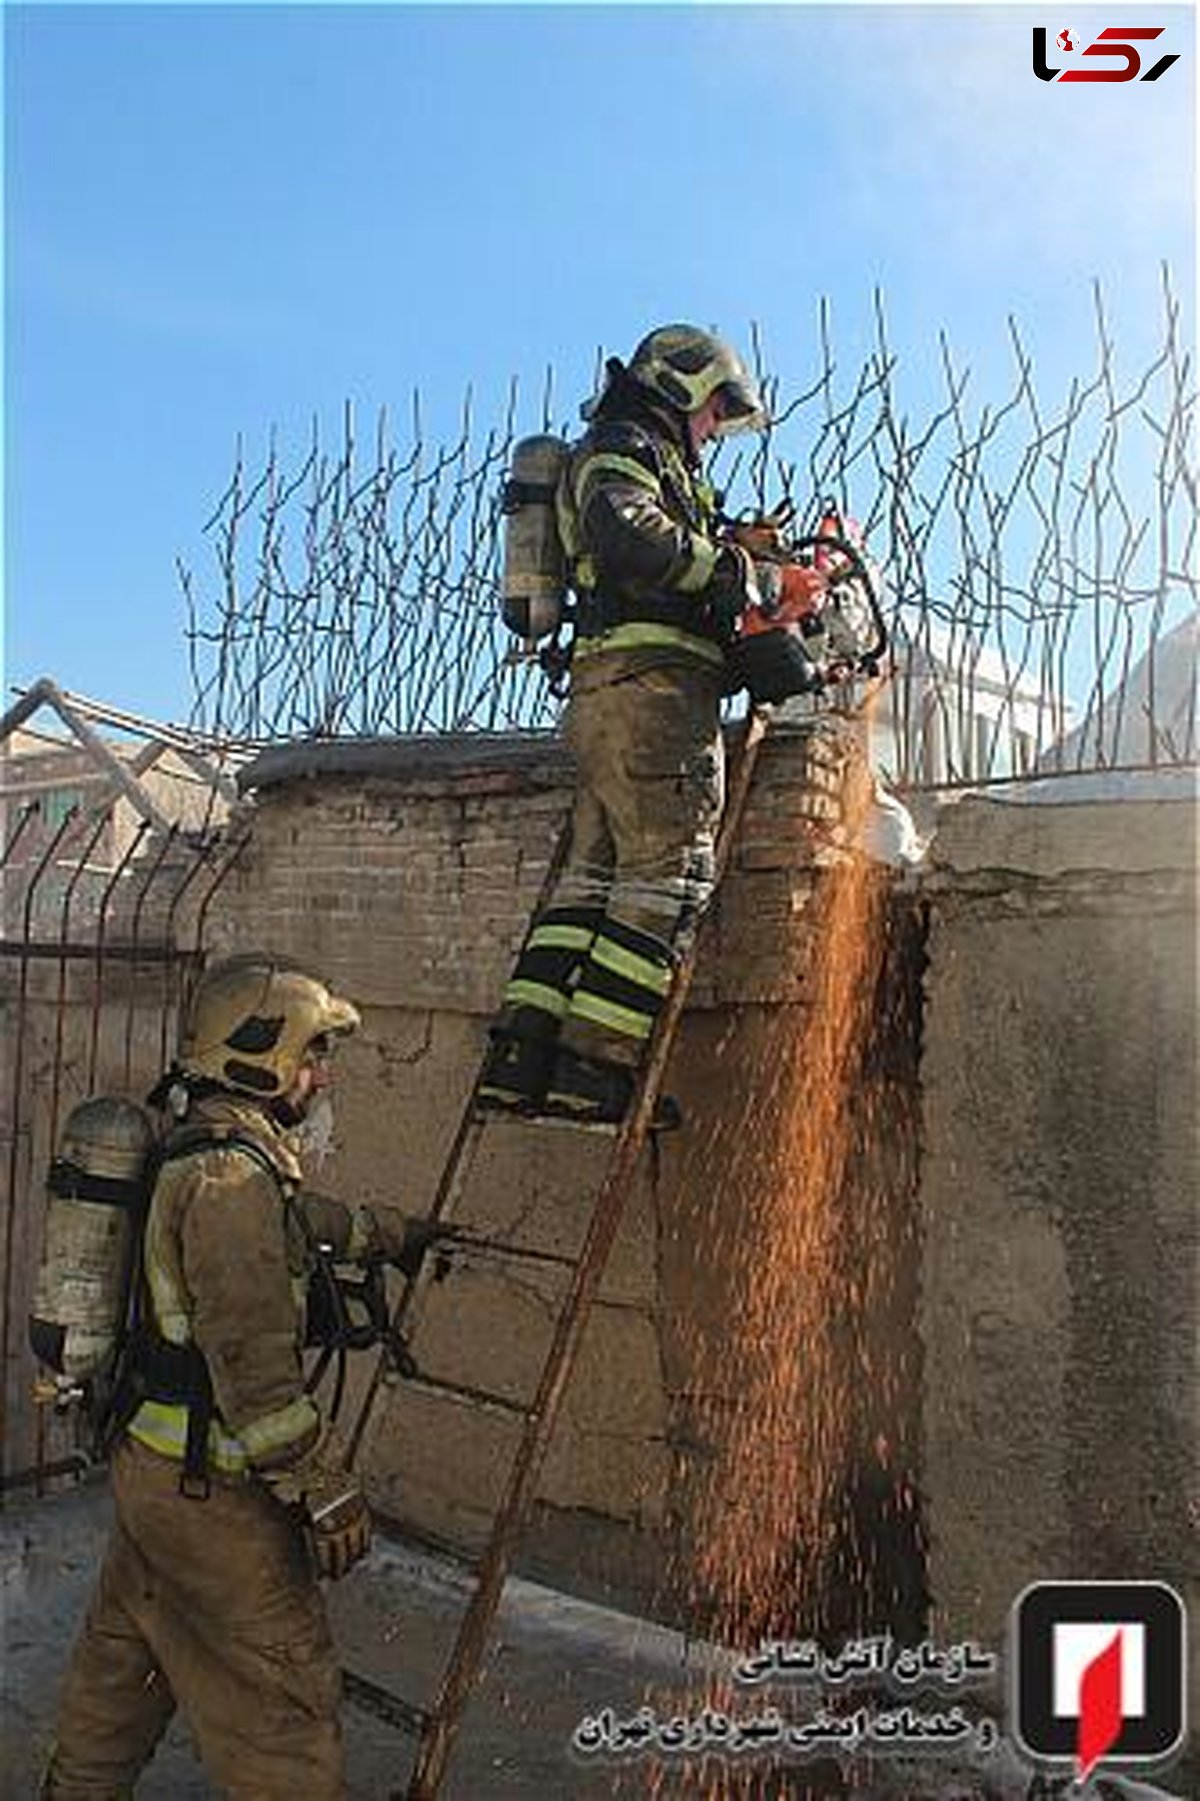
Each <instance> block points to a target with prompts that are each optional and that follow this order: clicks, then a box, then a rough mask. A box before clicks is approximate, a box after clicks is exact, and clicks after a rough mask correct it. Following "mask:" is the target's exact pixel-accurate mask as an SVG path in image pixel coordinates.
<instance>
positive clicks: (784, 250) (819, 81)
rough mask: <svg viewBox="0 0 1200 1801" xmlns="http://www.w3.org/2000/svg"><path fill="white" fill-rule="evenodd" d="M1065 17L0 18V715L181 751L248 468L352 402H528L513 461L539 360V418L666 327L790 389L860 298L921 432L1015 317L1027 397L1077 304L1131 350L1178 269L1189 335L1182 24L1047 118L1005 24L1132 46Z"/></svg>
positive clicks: (857, 346)
mask: <svg viewBox="0 0 1200 1801" xmlns="http://www.w3.org/2000/svg"><path fill="white" fill-rule="evenodd" d="M1060 10H1061V11H1062V17H1061V18H1060V17H1059V14H1058V13H1053V14H1051V13H1047V12H1044V11H1043V10H1041V9H1039V8H1024V7H1022V8H1010V7H1004V6H976V7H969V6H962V7H960V6H911V7H910V6H903V5H901V6H886V7H874V6H840V5H827V6H778V7H759V6H720V5H714V6H703V5H682V4H681V5H672V6H667V7H652V6H647V7H641V6H637V7H634V6H619V7H607V6H577V7H558V6H526V7H508V6H483V7H466V6H433V5H430V6H412V7H409V6H398V5H397V6H393V5H376V6H366V7H351V6H344V7H326V6H317V5H314V6H295V7H294V6H284V5H279V6H264V7H251V6H224V7H216V6H178V7H167V6H133V7H120V6H108V5H89V6H82V7H75V6H58V5H37V6H9V7H6V9H5V117H6V134H5V264H6V267H5V276H6V280H5V288H6V306H5V347H6V357H5V364H6V367H5V378H6V405H5V423H6V434H5V452H6V456H5V478H6V479H5V514H6V517H5V589H6V624H7V660H6V675H5V680H6V684H7V683H12V682H27V681H30V680H32V679H33V678H35V677H36V676H38V675H41V674H50V675H53V676H54V677H55V678H56V679H58V680H59V681H60V682H61V683H62V684H63V685H64V686H67V687H73V688H76V689H78V690H80V691H82V692H84V693H88V694H92V695H96V696H103V697H104V698H106V699H110V700H113V701H116V702H118V703H120V704H123V705H127V706H130V707H133V708H136V709H140V710H145V711H148V712H151V713H153V714H156V715H158V716H160V717H170V718H180V717H183V716H185V715H186V712H187V709H188V705H189V701H190V687H189V682H188V677H187V666H186V658H185V654H184V643H183V636H182V630H183V623H184V613H183V605H182V600H181V596H180V590H179V586H178V581H177V578H176V573H175V560H176V557H177V556H181V557H183V558H184V560H185V561H187V562H188V563H190V564H191V565H193V567H195V568H196V570H197V571H198V573H199V574H200V575H201V576H202V577H204V579H205V580H207V570H208V567H209V564H208V558H209V552H208V550H207V548H206V546H205V543H204V540H203V539H202V537H201V526H202V525H203V523H204V521H205V519H206V518H207V517H208V514H209V512H210V511H211V509H212V506H213V504H214V502H215V501H216V499H217V497H218V496H219V494H220V492H221V490H222V489H223V487H224V485H225V482H226V480H227V478H228V475H229V472H230V469H231V466H232V461H233V452H234V444H235V440H236V439H237V437H238V435H239V434H240V435H241V436H242V438H243V439H244V441H245V444H246V448H247V453H248V456H249V458H250V460H251V461H252V462H253V461H254V460H255V459H256V458H257V457H259V456H260V455H261V452H262V450H263V447H264V446H265V443H266V439H267V434H268V431H269V428H270V427H271V426H272V425H274V426H276V427H277V428H278V430H279V433H280V438H281V441H282V443H283V444H284V446H285V447H286V446H288V445H293V444H294V445H295V446H296V447H297V448H299V447H300V446H302V444H303V442H304V440H305V437H306V433H307V430H308V423H309V420H310V419H311V417H312V416H313V414H314V413H315V414H317V415H319V416H320V418H321V419H322V420H323V421H324V422H326V423H327V424H328V425H330V426H332V425H334V424H335V423H336V421H337V419H338V416H339V414H340V409H341V406H342V403H343V402H344V401H345V400H346V399H350V400H352V401H353V402H354V403H355V405H356V407H357V408H358V409H359V410H360V413H361V415H362V417H363V418H364V419H367V418H370V417H371V416H372V415H373V414H374V413H375V411H376V409H377V408H378V407H379V406H381V405H385V404H386V405H388V406H389V407H392V408H394V409H395V410H396V411H397V412H401V411H402V410H403V408H404V406H405V403H406V397H407V395H408V394H409V392H410V391H411V389H412V387H413V386H414V385H416V386H418V387H419V388H420V389H421V392H422V394H423V396H424V398H425V401H426V403H427V406H428V410H429V414H430V417H431V419H432V421H433V424H434V426H435V427H437V426H443V427H445V428H446V429H449V426H450V422H451V421H452V419H453V418H454V416H455V414H456V411H457V407H458V404H459V401H460V399H461V396H462V393H463V390H464V388H465V386H466V385H467V384H468V383H471V384H473V386H474V389H475V392H476V395H477V397H478V401H477V404H478V407H479V411H480V413H481V415H483V416H487V415H489V414H497V415H498V414H499V411H500V408H501V404H502V399H503V395H504V392H505V388H506V384H507V381H508V378H509V377H510V376H512V375H518V376H521V377H523V378H525V379H526V380H527V381H528V383H529V386H530V390H531V399H530V416H529V424H530V426H531V427H533V426H536V424H537V423H538V421H537V419H536V417H534V416H533V415H534V413H535V412H536V408H535V407H534V404H533V400H532V392H533V391H536V389H537V387H538V385H539V381H540V372H541V371H542V370H543V369H544V367H545V365H546V364H547V362H552V363H553V364H554V366H555V369H556V372H557V377H558V392H559V394H560V395H561V396H562V397H563V401H564V407H563V411H564V413H566V412H567V411H568V409H571V410H573V407H574V404H575V401H576V400H577V399H578V398H580V397H581V396H582V395H583V394H584V393H585V392H586V391H587V390H588V388H589V385H590V379H591V374H592V370H593V368H594V364H595V358H596V353H597V349H598V348H599V347H601V346H602V347H603V348H604V349H605V350H606V351H610V352H611V351H616V352H619V353H627V352H628V351H629V350H630V349H631V348H632V345H633V343H634V342H635V341H636V339H637V338H638V337H639V336H640V335H641V334H642V332H643V331H645V330H646V329H648V328H649V327H650V326H652V325H654V324H657V323H661V322H663V321H665V320H669V319H676V318H691V319H694V320H697V321H698V322H701V323H705V324H714V325H717V326H719V327H720V328H722V329H723V330H724V331H725V332H726V333H727V334H728V335H730V336H731V337H732V338H734V339H735V340H736V341H742V342H744V341H745V338H746V336H747V330H748V326H749V323H750V322H751V321H752V320H753V321H757V322H758V323H759V325H760V326H761V328H762V331H763V334H764V338H765V342H766V344H767V347H768V351H769V353H770V360H771V362H772V364H773V365H774V366H775V367H776V368H777V369H778V370H779V371H780V372H781V373H782V374H783V375H784V376H785V378H786V384H787V386H788V387H789V388H791V389H793V390H794V389H797V388H799V387H800V386H801V385H802V384H803V382H804V381H805V380H806V379H807V377H808V376H809V375H810V374H811V372H812V371H813V369H814V366H815V351H814V328H815V323H816V317H817V300H818V296H820V295H822V294H824V295H827V296H828V297H829V299H830V301H831V303H832V308H833V317H834V326H835V341H836V343H837V345H838V348H839V353H840V354H842V355H843V356H844V357H845V358H846V359H847V360H848V361H851V362H852V361H854V360H855V359H856V358H857V357H858V356H860V355H861V353H862V352H863V351H864V350H865V349H866V348H867V347H868V345H869V333H870V309H871V298H872V292H873V289H874V288H875V287H876V286H877V285H878V286H880V287H882V289H883V290H884V294H885V297H886V302H887V308H888V315H889V321H890V327H891V336H892V339H893V342H894V344H895V346H896V347H897V348H898V349H899V350H900V352H901V356H902V374H903V376H904V379H905V380H906V381H908V382H909V383H910V384H911V393H912V395H913V398H914V404H915V410H916V411H917V412H919V411H920V398H921V394H922V391H923V384H924V383H925V382H926V381H927V379H928V376H929V371H930V370H931V369H932V367H933V365H934V355H935V351H936V336H937V331H938V328H939V327H944V328H945V329H946V331H947V333H948V335H949V338H950V341H951V343H952V344H953V345H954V346H955V348H956V350H957V352H958V353H959V355H960V357H961V358H962V360H963V361H964V362H967V363H970V365H971V366H972V369H973V371H974V381H975V383H976V384H977V389H978V391H979V392H980V393H981V394H983V395H985V396H986V395H987V394H988V393H989V391H990V392H992V393H993V394H994V395H995V396H996V397H999V396H1000V395H1002V393H1003V391H1004V383H1005V379H1006V374H1007V369H1008V360H1007V359H1008V351H1007V341H1006V320H1007V318H1008V315H1009V314H1010V313H1011V314H1015V315H1016V317H1017V318H1018V319H1019V320H1020V321H1021V323H1022V325H1023V328H1024V331H1025V335H1026V338H1027V341H1028V343H1029V346H1030V348H1031V349H1032V351H1033V353H1034V356H1035V359H1036V361H1037V364H1038V367H1039V372H1040V386H1041V388H1042V389H1043V391H1045V392H1046V393H1048V394H1050V393H1054V392H1055V391H1056V390H1057V388H1058V387H1060V386H1065V383H1066V381H1067V379H1068V378H1069V376H1070V375H1071V374H1072V373H1077V372H1078V373H1086V372H1087V371H1088V370H1089V369H1090V368H1091V330H1092V327H1091V318H1092V299H1091V283H1092V280H1093V278H1094V277H1098V278H1099V279H1100V280H1101V282H1102V284H1103V287H1104V290H1105V293H1106V296H1107V302H1108V308H1109V313H1110V319H1111V323H1112V328H1113V334H1114V337H1115V339H1116V342H1117V345H1118V348H1119V351H1120V353H1121V355H1122V357H1123V358H1125V359H1128V363H1129V366H1130V367H1135V366H1136V365H1137V364H1138V362H1139V360H1144V359H1145V357H1146V356H1147V355H1148V354H1149V352H1150V351H1151V349H1152V348H1153V347H1155V346H1156V344H1157V341H1158V331H1159V319H1160V312H1159V293H1160V272H1159V266H1160V263H1161V261H1162V260H1163V259H1164V258H1166V259H1168V260H1169V262H1170V263H1171V265H1172V269H1173V272H1174V279H1175V285H1176V287H1177V290H1178V291H1179V292H1180V294H1181V296H1182V298H1183V300H1184V302H1185V309H1186V311H1185V318H1186V320H1187V322H1188V328H1189V331H1190V333H1191V334H1192V335H1194V323H1193V322H1194V316H1195V315H1194V274H1195V229H1194V219H1195V203H1196V196H1195V187H1194V177H1193V172H1192V171H1193V155H1194V133H1195V127H1194V121H1195V100H1194V94H1195V46H1194V26H1193V13H1192V11H1191V9H1190V8H1183V7H1178V6H1156V7H1154V8H1153V9H1152V10H1153V13H1154V19H1153V22H1154V23H1160V24H1164V25H1165V26H1166V27H1167V35H1166V37H1165V38H1164V40H1163V45H1164V46H1165V47H1168V48H1170V49H1174V50H1178V51H1180V52H1181V61H1180V63H1179V64H1178V65H1176V67H1175V68H1174V69H1173V70H1171V71H1169V72H1168V74H1167V76H1166V77H1164V78H1163V79H1162V80H1161V81H1159V82H1155V83H1153V84H1145V83H1137V82H1133V83H1129V84H1127V85H1126V84H1121V85H1115V86H1114V85H1109V84H1103V85H1100V84H1098V85H1096V86H1088V85H1079V86H1075V87H1064V86H1062V85H1060V84H1046V83H1042V82H1039V81H1037V80H1036V79H1034V77H1033V75H1032V72H1031V68H1030V33H1031V28H1032V26H1033V25H1036V24H1045V25H1047V26H1048V27H1050V28H1051V33H1050V35H1051V40H1053V36H1054V35H1055V33H1056V31H1057V30H1058V29H1059V28H1060V27H1061V26H1062V25H1063V24H1069V25H1070V26H1071V27H1072V28H1073V29H1074V30H1076V31H1077V32H1078V33H1079V35H1080V37H1081V39H1082V40H1083V41H1084V42H1087V41H1090V39H1091V38H1092V37H1094V36H1095V35H1096V34H1097V32H1098V31H1099V30H1100V29H1101V28H1102V27H1103V26H1106V25H1110V24H1112V23H1113V22H1114V19H1116V18H1117V13H1116V11H1114V10H1113V9H1111V8H1104V7H1088V8H1086V9H1084V10H1080V11H1076V10H1074V9H1073V8H1067V9H1066V10H1063V9H1060ZM1118 10H1121V9H1118ZM1133 10H1134V11H1136V13H1137V17H1138V19H1139V20H1142V21H1144V22H1150V13H1149V12H1147V11H1146V10H1145V9H1144V8H1143V7H1140V6H1138V7H1135V8H1134V9H1133ZM1068 13H1069V17H1068ZM1125 15H1129V16H1128V17H1126V16H1125ZM1129 17H1132V14H1131V12H1130V9H1129V8H1128V7H1125V8H1124V9H1123V12H1122V19H1123V22H1125V23H1128V22H1129ZM1117 22H1122V21H1121V20H1118V21H1117Z"/></svg>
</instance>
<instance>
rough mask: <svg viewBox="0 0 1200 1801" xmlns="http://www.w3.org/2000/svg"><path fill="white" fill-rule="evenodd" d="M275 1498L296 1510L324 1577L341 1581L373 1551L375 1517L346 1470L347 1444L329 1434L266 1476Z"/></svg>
mask: <svg viewBox="0 0 1200 1801" xmlns="http://www.w3.org/2000/svg"><path fill="white" fill-rule="evenodd" d="M260 1474H261V1475H262V1478H263V1480H264V1481H265V1482H266V1483H267V1484H268V1486H269V1487H270V1489H271V1491H272V1493H273V1494H274V1495H275V1496H276V1497H277V1498H278V1499H279V1500H280V1501H282V1502H283V1503H284V1504H285V1505H286V1506H289V1507H292V1508H294V1509H295V1511H296V1513H297V1514H298V1516H299V1518H300V1520H301V1521H302V1523H303V1526H304V1535H305V1538H306V1539H307V1541H308V1548H309V1550H310V1552H311V1553H312V1559H313V1563H314V1565H315V1567H316V1571H317V1574H318V1576H328V1577H329V1578H330V1579H331V1580H333V1581H336V1580H337V1579H338V1578H339V1577H340V1576H344V1575H345V1574H346V1571H347V1570H348V1569H350V1568H351V1566H352V1565H353V1564H356V1563H357V1562H358V1560H359V1558H360V1557H365V1556H366V1554H367V1552H368V1551H369V1550H370V1548H371V1515H370V1512H369V1510H368V1508H367V1502H366V1497H365V1496H364V1494H363V1492H362V1489H361V1488H360V1487H359V1485H358V1478H357V1477H356V1476H355V1475H354V1474H353V1472H352V1471H351V1470H348V1469H347V1468H346V1454H345V1449H344V1447H343V1445H342V1442H341V1440H340V1439H339V1438H338V1436H337V1434H336V1433H335V1432H333V1431H330V1430H328V1429H326V1430H325V1431H324V1432H323V1434H322V1436H321V1437H320V1439H318V1441H317V1443H316V1444H315V1445H314V1446H313V1448H312V1449H311V1450H310V1451H306V1452H305V1454H304V1455H303V1456H302V1457H300V1458H298V1459H297V1461H296V1462H295V1463H292V1464H289V1465H288V1466H287V1467H286V1468H284V1469H275V1470H262V1471H260Z"/></svg>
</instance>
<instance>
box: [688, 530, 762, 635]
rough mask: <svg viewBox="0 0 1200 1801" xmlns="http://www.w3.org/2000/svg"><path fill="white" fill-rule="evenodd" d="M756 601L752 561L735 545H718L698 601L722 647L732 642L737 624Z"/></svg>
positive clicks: (744, 551) (755, 579) (755, 583)
mask: <svg viewBox="0 0 1200 1801" xmlns="http://www.w3.org/2000/svg"><path fill="white" fill-rule="evenodd" d="M757 600H758V582H757V578H756V576H755V571H754V559H753V557H752V556H751V555H750V553H749V551H747V550H743V549H742V547H741V546H740V545H738V544H724V545H722V547H721V550H720V551H719V553H718V555H717V560H716V564H715V565H714V567H713V572H712V575H711V577H710V578H709V581H708V585H707V587H706V588H705V589H704V593H703V597H702V602H703V606H704V610H705V613H706V615H707V617H708V620H709V623H710V624H711V625H712V626H714V627H715V629H716V632H717V635H718V637H719V638H720V640H721V642H722V643H724V644H731V643H732V642H733V636H734V633H735V631H736V630H737V623H738V620H739V619H740V618H741V616H742V614H743V613H744V612H745V610H746V608H747V607H748V606H750V605H752V604H753V603H755V602H757Z"/></svg>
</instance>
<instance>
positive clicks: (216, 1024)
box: [179, 952, 359, 1096]
mask: <svg viewBox="0 0 1200 1801" xmlns="http://www.w3.org/2000/svg"><path fill="white" fill-rule="evenodd" d="M358 1024H359V1013H358V1009H357V1007H355V1006H353V1005H352V1004H351V1002H349V1001H347V1000H342V999H340V998H339V997H338V996H337V995H335V994H331V993H330V991H329V989H328V988H326V987H325V985H324V983H322V982H318V981H317V980H316V979H315V977H313V976H310V975H306V974H305V973H304V971H303V970H300V969H296V968H294V967H292V966H289V965H288V964H287V963H286V962H283V961H281V960H279V959H276V958H273V957H270V956H268V955H265V954H260V953H257V952H252V953H247V954H244V955H241V956H235V957H227V958H224V959H222V961H221V962H219V963H214V964H213V965H212V966H211V968H209V969H207V970H206V971H205V973H204V975H203V976H202V977H201V978H200V983H199V986H198V987H197V989H196V994H195V997H194V999H193V1001H192V1006H191V1010H190V1013H189V1016H188V1021H187V1025H186V1027H185V1028H184V1032H183V1038H182V1041H181V1044H180V1048H179V1067H180V1068H181V1069H182V1071H183V1072H184V1074H185V1075H189V1076H197V1077H201V1078H204V1079H207V1080H208V1081H211V1082H216V1083H219V1084H220V1086H221V1087H222V1088H232V1089H234V1090H236V1091H238V1092H239V1093H243V1094H252V1095H258V1096H273V1095H282V1094H286V1093H287V1091H288V1089H289V1088H291V1086H292V1084H293V1082H294V1081H295V1080H296V1077H297V1075H298V1073H299V1070H300V1066H301V1064H302V1063H303V1061H304V1058H305V1056H306V1054H307V1053H308V1052H309V1051H310V1050H311V1048H312V1047H313V1045H314V1044H315V1043H316V1042H317V1041H319V1040H321V1039H325V1038H331V1037H337V1036H341V1035H343V1034H345V1033H348V1032H353V1031H354V1029H355V1027H356V1026H357V1025H358Z"/></svg>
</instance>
